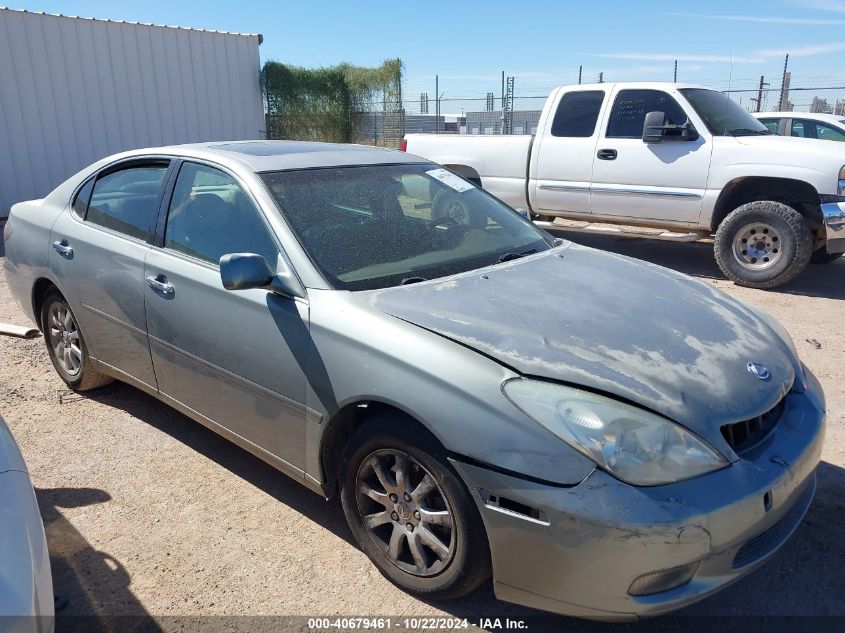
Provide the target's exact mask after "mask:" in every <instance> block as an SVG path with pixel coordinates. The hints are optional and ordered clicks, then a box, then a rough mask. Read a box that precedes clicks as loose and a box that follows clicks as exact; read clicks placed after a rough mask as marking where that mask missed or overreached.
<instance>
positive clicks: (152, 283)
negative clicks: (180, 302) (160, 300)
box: [147, 274, 176, 297]
mask: <svg viewBox="0 0 845 633" xmlns="http://www.w3.org/2000/svg"><path fill="white" fill-rule="evenodd" d="M147 285H148V286H149V287H150V288H152V289H153V290H155V291H156V292H160V293H161V294H163V295H165V296H167V297H169V296H172V295H173V293H174V292H175V291H176V289H175V288H174V287H173V284H172V283H170V282H168V281H167V277H165V276H164V275H162V274H158V275H150V276H149V277H147Z"/></svg>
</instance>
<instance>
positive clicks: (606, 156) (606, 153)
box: [596, 149, 617, 160]
mask: <svg viewBox="0 0 845 633" xmlns="http://www.w3.org/2000/svg"><path fill="white" fill-rule="evenodd" d="M596 156H598V157H599V160H616V156H617V154H616V150H615V149H600V150H599V152H598V154H596Z"/></svg>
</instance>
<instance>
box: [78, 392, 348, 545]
mask: <svg viewBox="0 0 845 633" xmlns="http://www.w3.org/2000/svg"><path fill="white" fill-rule="evenodd" d="M88 397H89V398H91V399H92V400H95V401H97V402H99V403H101V404H104V405H106V406H109V407H114V408H116V409H120V410H122V411H126V412H127V413H129V414H130V415H132V416H133V417H135V418H137V419H138V420H140V421H142V422H144V423H145V424H148V425H150V426H151V427H153V428H155V429H157V430H159V431H161V432H162V433H166V434H167V435H169V436H171V437H172V438H174V439H176V440H178V441H179V442H181V443H182V444H184V445H186V446H188V447H190V448H191V449H192V450H194V451H196V452H198V453H200V454H201V455H203V456H204V457H207V458H208V459H209V460H211V461H213V462H215V463H216V464H218V465H219V466H222V467H223V468H225V469H226V470H228V471H230V472H231V473H233V474H235V475H237V476H238V477H240V478H241V479H243V480H245V481H247V482H249V483H250V484H252V485H253V486H255V487H256V488H259V489H260V490H262V491H263V492H265V493H267V494H268V495H270V496H271V497H273V498H274V499H276V501H278V502H280V503H283V504H285V505H286V506H288V507H289V508H291V509H293V510H295V511H296V512H298V513H300V514H302V515H304V516H306V517H308V518H310V519H312V520H313V521H314V522H316V523H319V524H320V525H321V526H323V527H325V528H326V529H328V530H330V531H331V532H332V533H333V534H335V535H336V536H338V537H340V538H342V539H343V540H345V541H346V542H348V543H350V544H354V539H353V536H352V533H351V532H350V531H349V528H348V527H347V525H346V520H345V519H344V516H343V510H342V509H341V507H340V502H339V501H338V500H336V499H332V500H330V501H328V502H327V501H326V500H325V499H323V498H322V497H321V496H319V495H317V494H315V493H314V492H312V491H311V490H309V489H308V488H306V487H305V486H304V485H302V484H300V483H298V482H297V481H295V480H294V479H291V478H290V477H288V476H287V475H285V474H283V473H282V472H280V471H279V470H277V469H275V468H274V467H272V466H270V465H269V464H267V463H266V462H264V461H262V460H261V459H259V458H258V457H255V456H254V455H253V454H252V453H249V452H248V451H246V450H244V449H242V448H240V447H239V446H237V445H235V444H233V443H232V442H230V441H229V440H227V439H225V438H223V437H222V436H220V435H218V434H217V433H215V432H214V431H211V430H210V429H208V428H206V427H204V426H203V425H202V424H200V423H198V422H195V421H194V420H192V419H191V418H189V417H188V416H186V415H183V414H182V413H179V412H178V411H176V410H175V409H173V408H171V407H169V406H168V405H166V404H164V403H162V402H160V401H159V400H156V399H155V398H153V397H152V396H150V395H148V394H146V393H144V392H143V391H140V390H139V389H136V388H134V387H132V386H130V385H127V384H124V383H118V382H116V383H114V384H113V385H112V386H110V387H106V388H105V389H99V390H96V391H92V392H90V393H89V394H88Z"/></svg>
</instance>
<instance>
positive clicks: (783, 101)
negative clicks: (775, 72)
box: [778, 53, 789, 112]
mask: <svg viewBox="0 0 845 633" xmlns="http://www.w3.org/2000/svg"><path fill="white" fill-rule="evenodd" d="M787 66H789V53H787V54H786V59H784V60H783V77H782V78H781V80H780V103H779V104H778V111H779V112H780V111H782V110H783V109H784V108H785V107H786V101H787V99H786V91H787V86H788V85H789V84H788V80H787V77H786V75H787V73H786V68H787Z"/></svg>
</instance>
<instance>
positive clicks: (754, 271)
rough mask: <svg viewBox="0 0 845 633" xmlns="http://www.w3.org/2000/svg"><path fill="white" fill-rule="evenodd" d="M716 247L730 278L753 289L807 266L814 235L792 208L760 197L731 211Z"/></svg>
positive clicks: (780, 280) (779, 281) (777, 283)
mask: <svg viewBox="0 0 845 633" xmlns="http://www.w3.org/2000/svg"><path fill="white" fill-rule="evenodd" d="M713 246H714V255H715V257H716V263H717V264H718V265H719V268H721V269H722V272H723V273H724V274H725V276H726V277H727V278H728V279H731V280H732V281H734V282H736V283H737V284H739V285H741V286H748V287H750V288H774V287H775V286H780V285H781V284H785V283H787V282H788V281H791V280H793V279H794V278H795V277H797V276H798V274H800V273H801V271H803V270H804V268H806V267H807V264H808V263H809V261H810V257H811V256H812V254H813V235H812V232H811V231H810V227H809V226H808V224H807V221H806V220H805V219H804V217H803V216H802V215H801V214H800V213H798V211H796V210H795V209H793V208H792V207H790V206H787V205H785V204H783V203H780V202H774V201H772V200H760V201H757V202H749V203H748V204H744V205H742V206H741V207H739V208H737V209H735V210H734V211H732V212H731V213H730V214H729V215H728V217H726V218H725V219H724V220H723V221H722V223H721V224H720V225H719V229H718V230H717V231H716V239H715V242H714V245H713Z"/></svg>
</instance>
